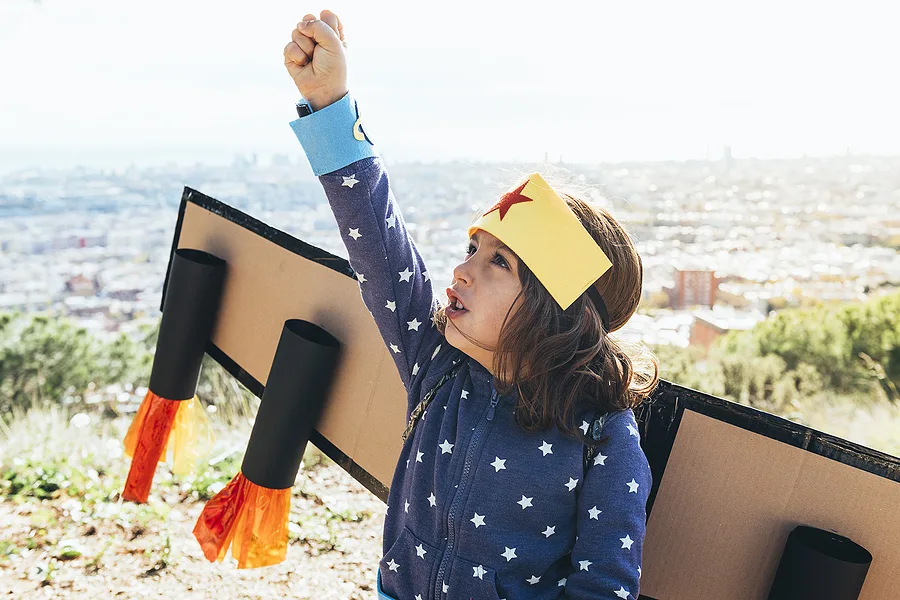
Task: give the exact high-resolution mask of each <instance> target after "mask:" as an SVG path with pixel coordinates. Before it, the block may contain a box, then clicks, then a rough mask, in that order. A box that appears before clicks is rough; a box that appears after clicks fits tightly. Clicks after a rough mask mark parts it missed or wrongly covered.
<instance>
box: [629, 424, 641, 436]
mask: <svg viewBox="0 0 900 600" xmlns="http://www.w3.org/2000/svg"><path fill="white" fill-rule="evenodd" d="M628 433H630V434H631V435H633V436H634V437H636V438H638V439H640V438H641V435H640V434H639V433H638V430H637V427H635V426H634V425H632V424H631V423H629V424H628Z"/></svg>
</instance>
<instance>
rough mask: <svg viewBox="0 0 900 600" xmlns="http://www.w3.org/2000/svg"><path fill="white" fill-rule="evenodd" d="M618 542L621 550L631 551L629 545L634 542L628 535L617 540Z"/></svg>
mask: <svg viewBox="0 0 900 600" xmlns="http://www.w3.org/2000/svg"><path fill="white" fill-rule="evenodd" d="M619 541H620V542H622V549H623V550H625V549H627V550H631V545H632V544H633V543H634V540H633V539H631V538H630V537H628V534H627V533H626V534H625V537H623V538H619Z"/></svg>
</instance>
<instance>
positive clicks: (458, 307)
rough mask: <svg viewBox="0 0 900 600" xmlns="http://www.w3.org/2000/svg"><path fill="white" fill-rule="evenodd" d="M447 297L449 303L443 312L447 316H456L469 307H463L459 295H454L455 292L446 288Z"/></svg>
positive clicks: (467, 310) (466, 310) (463, 312)
mask: <svg viewBox="0 0 900 600" xmlns="http://www.w3.org/2000/svg"><path fill="white" fill-rule="evenodd" d="M447 298H448V300H449V301H450V303H449V304H448V305H447V308H446V309H445V312H446V313H447V316H448V317H449V318H451V319H452V318H454V317H458V316H460V315H462V314H465V313H467V312H469V309H467V308H466V307H465V305H464V304H463V303H462V301H461V300H460V299H459V296H457V295H456V292H454V291H453V290H451V289H450V288H447Z"/></svg>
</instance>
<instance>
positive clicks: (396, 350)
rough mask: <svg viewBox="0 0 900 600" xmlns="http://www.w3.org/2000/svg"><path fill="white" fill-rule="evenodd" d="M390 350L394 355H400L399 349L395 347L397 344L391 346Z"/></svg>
mask: <svg viewBox="0 0 900 600" xmlns="http://www.w3.org/2000/svg"><path fill="white" fill-rule="evenodd" d="M391 350H393V351H394V354H400V348H398V347H397V344H391Z"/></svg>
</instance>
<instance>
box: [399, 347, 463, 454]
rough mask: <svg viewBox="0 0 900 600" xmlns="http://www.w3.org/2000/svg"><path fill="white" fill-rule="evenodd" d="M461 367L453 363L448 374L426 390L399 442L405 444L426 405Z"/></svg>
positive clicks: (411, 414)
mask: <svg viewBox="0 0 900 600" xmlns="http://www.w3.org/2000/svg"><path fill="white" fill-rule="evenodd" d="M461 366H462V362H461V361H460V362H459V363H455V364H454V366H453V368H451V369H450V370H449V371H448V372H446V373H444V374H443V375H442V376H441V378H440V380H439V381H438V382H437V383H436V384H435V385H434V387H433V388H431V389H430V390H428V393H427V394H425V397H424V398H422V400H421V402H419V404H418V405H417V406H416V407H415V408H414V409H413V411H412V413H410V415H409V423H407V424H406V431H404V432H403V437H402V438H401V440H402V441H403V443H404V444H405V443H406V438H408V437H409V434H410V433H412V430H413V428H414V427H415V426H416V423H417V422H418V421H419V417H420V416H422V413H423V412H425V409H426V408H428V405H429V404H431V400H432V399H433V398H434V395H435V394H436V393H437V391H438V390H439V389H440V388H441V386H442V385H444V384H445V383H447V382H448V381H450V380H451V379H453V378H454V377H455V376H456V372H457V371H458V370H459V368H460V367H461Z"/></svg>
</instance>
